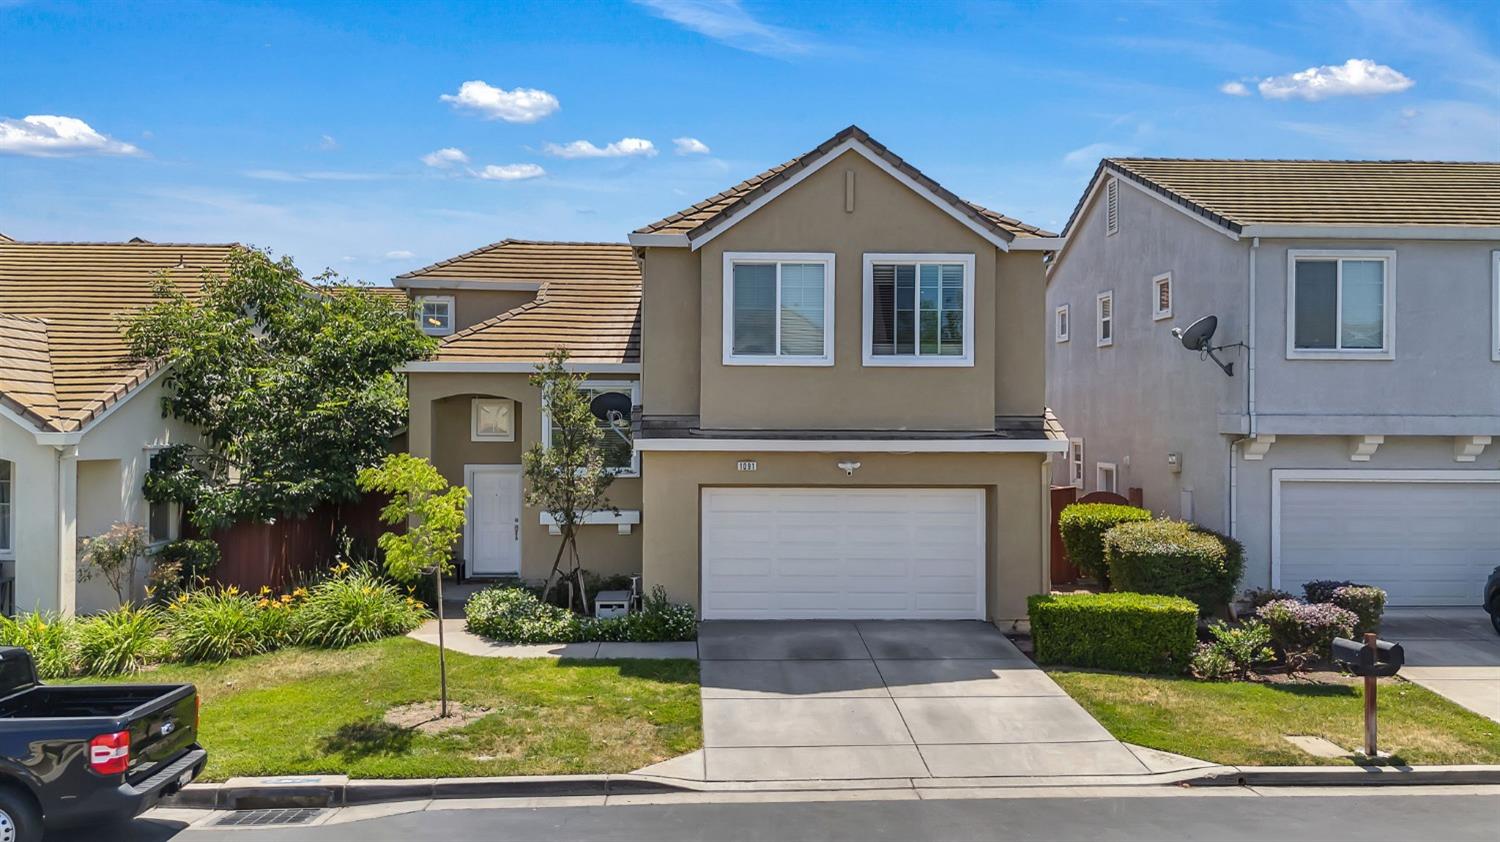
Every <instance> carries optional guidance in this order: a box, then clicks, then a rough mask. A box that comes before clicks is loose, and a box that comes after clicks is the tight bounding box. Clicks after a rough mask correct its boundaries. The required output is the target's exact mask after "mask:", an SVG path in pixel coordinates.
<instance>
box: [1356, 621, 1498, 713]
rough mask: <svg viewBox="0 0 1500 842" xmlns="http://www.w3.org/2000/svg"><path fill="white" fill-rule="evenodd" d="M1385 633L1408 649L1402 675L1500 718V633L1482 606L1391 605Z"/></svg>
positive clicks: (1382, 625)
mask: <svg viewBox="0 0 1500 842" xmlns="http://www.w3.org/2000/svg"><path fill="white" fill-rule="evenodd" d="M1380 636H1381V638H1383V639H1386V640H1390V641H1393V642H1396V643H1400V644H1401V647H1402V648H1403V649H1405V650H1406V666H1405V667H1403V668H1402V670H1401V677H1402V678H1405V679H1407V680H1408V681H1411V682H1413V683H1416V684H1420V685H1422V686H1423V687H1426V688H1427V689H1428V690H1431V691H1432V692H1434V693H1437V694H1438V695H1440V696H1444V697H1446V698H1447V699H1449V700H1450V701H1453V702H1456V703H1457V704H1460V705H1463V706H1464V707H1466V708H1468V709H1469V710H1472V711H1474V712H1475V713H1477V714H1479V715H1481V716H1487V717H1489V718H1490V719H1493V720H1495V721H1496V722H1500V635H1497V634H1495V628H1494V626H1492V625H1491V624H1490V618H1489V615H1488V614H1485V613H1484V610H1483V609H1480V608H1387V609H1386V611H1385V616H1384V617H1383V618H1382V619H1381V622H1380Z"/></svg>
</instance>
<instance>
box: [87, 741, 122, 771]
mask: <svg viewBox="0 0 1500 842" xmlns="http://www.w3.org/2000/svg"><path fill="white" fill-rule="evenodd" d="M129 766H130V732H129V731H116V732H115V733H113V734H100V735H99V736H97V737H95V738H93V739H92V740H89V768H90V769H92V770H93V771H94V772H95V773H97V774H100V775H119V774H123V773H124V772H125V770H126V769H127V768H129Z"/></svg>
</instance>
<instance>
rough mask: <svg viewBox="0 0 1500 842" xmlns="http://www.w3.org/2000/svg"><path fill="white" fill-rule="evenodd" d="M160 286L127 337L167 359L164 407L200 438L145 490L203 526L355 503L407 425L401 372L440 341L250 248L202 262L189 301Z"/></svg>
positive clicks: (142, 350) (363, 296)
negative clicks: (215, 268)
mask: <svg viewBox="0 0 1500 842" xmlns="http://www.w3.org/2000/svg"><path fill="white" fill-rule="evenodd" d="M155 294H156V300H155V302H154V303H153V304H152V305H151V306H149V307H147V308H145V309H144V310H141V311H138V312H137V313H135V314H134V315H132V316H129V317H127V318H126V321H125V335H126V338H127V339H128V341H129V343H130V348H131V351H132V353H133V354H134V356H135V357H137V358H138V359H142V360H159V361H161V362H163V363H165V364H166V365H168V366H169V368H168V369H167V374H166V375H165V377H166V385H167V387H168V388H167V396H166V397H165V398H164V399H163V409H164V410H165V412H166V413H167V414H168V415H170V416H172V417H175V418H178V419H181V420H182V421H185V422H187V423H188V424H191V425H193V426H194V427H196V428H198V429H199V430H201V431H202V433H203V444H202V445H201V446H198V445H187V444H180V445H174V446H173V447H170V448H167V449H166V450H164V451H162V452H160V453H158V454H157V456H156V458H155V459H154V460H153V465H152V469H151V471H150V473H149V474H148V476H147V478H146V483H145V491H146V496H147V497H148V498H150V499H152V500H154V501H166V500H175V501H178V502H181V503H184V504H187V505H188V506H189V507H190V511H191V515H190V517H191V519H192V521H193V522H194V523H195V524H196V525H197V526H199V527H200V528H202V529H205V530H208V529H217V528H222V527H224V526H228V525H229V524H232V523H235V522H237V521H241V520H257V521H266V520H271V519H274V518H277V517H282V516H297V515H304V514H307V513H308V512H311V511H312V510H313V509H315V508H316V507H317V506H319V505H320V504H323V503H327V502H348V501H352V500H355V499H357V497H358V489H357V486H356V483H355V476H356V474H357V473H358V471H359V470H360V469H361V468H364V467H368V466H370V465H373V464H375V463H376V462H378V461H379V460H380V459H381V457H383V456H384V455H385V454H386V453H387V452H388V449H389V440H390V438H391V436H393V435H394V434H395V433H397V432H398V431H400V430H401V429H402V428H403V427H405V426H406V390H405V387H404V383H403V381H402V379H401V376H400V375H399V374H397V373H396V369H397V368H399V367H400V366H401V365H402V364H404V363H406V362H407V361H409V360H413V359H417V358H420V357H423V356H426V355H427V354H429V353H431V351H432V350H433V348H434V347H435V343H434V340H433V339H432V338H431V337H429V336H427V335H425V334H424V333H422V331H421V330H420V329H419V328H418V327H417V325H416V322H415V319H414V317H413V314H412V311H411V308H410V306H409V305H407V304H405V303H403V302H400V301H398V300H396V299H393V298H392V297H389V296H382V295H377V294H375V293H373V292H371V291H370V290H369V289H368V288H366V287H360V286H351V285H347V284H342V283H338V282H337V279H336V278H335V277H334V276H333V275H332V274H331V273H325V274H324V275H320V276H318V277H317V278H315V279H314V282H313V283H309V282H307V281H305V280H303V278H302V275H301V273H300V272H299V271H298V270H297V267H296V266H295V265H293V263H292V261H291V259H290V258H288V257H282V258H280V259H279V260H273V259H272V258H271V256H270V255H269V254H267V253H266V252H263V251H258V250H254V249H236V250H235V251H233V252H232V253H231V254H230V256H229V259H228V266H227V271H225V272H224V273H222V274H215V273H212V272H210V271H207V270H205V272H204V276H203V286H202V289H201V292H200V294H199V296H198V297H197V298H196V300H195V299H192V298H189V297H188V296H186V295H184V294H183V292H182V291H181V290H179V289H178V288H177V287H176V285H175V284H174V283H173V282H172V280H171V278H170V276H169V275H167V274H165V273H164V275H163V277H162V278H161V279H159V280H158V282H157V285H156V289H155Z"/></svg>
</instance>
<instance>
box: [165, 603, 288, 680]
mask: <svg viewBox="0 0 1500 842" xmlns="http://www.w3.org/2000/svg"><path fill="white" fill-rule="evenodd" d="M167 627H168V628H169V629H170V631H169V633H168V634H169V637H170V639H171V641H172V650H173V654H174V655H175V656H176V657H177V658H179V659H181V660H183V661H187V662H189V663H191V662H196V661H209V662H213V663H219V662H222V661H227V660H229V659H230V658H240V657H244V656H246V655H256V654H259V653H261V652H268V651H270V650H272V649H275V648H276V646H275V645H274V644H272V643H271V641H269V640H267V638H266V634H265V627H264V625H263V622H262V619H261V609H260V608H259V607H258V606H257V605H256V600H255V598H254V597H252V596H250V595H249V594H244V593H241V592H240V589H239V588H236V587H234V586H233V585H231V586H229V587H227V588H224V589H222V590H207V589H205V590H200V591H192V592H189V593H183V594H180V595H178V597H177V598H176V599H175V600H173V601H172V602H170V603H168V605H167Z"/></svg>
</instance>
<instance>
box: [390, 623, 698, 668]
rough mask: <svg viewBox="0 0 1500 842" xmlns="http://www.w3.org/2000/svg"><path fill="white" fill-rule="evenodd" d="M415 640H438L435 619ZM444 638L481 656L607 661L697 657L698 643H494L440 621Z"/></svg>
mask: <svg viewBox="0 0 1500 842" xmlns="http://www.w3.org/2000/svg"><path fill="white" fill-rule="evenodd" d="M407 637H410V638H412V639H414V640H420V641H422V642H423V643H430V644H432V645H433V646H436V645H437V642H438V621H437V620H428V621H427V622H425V623H423V624H422V626H421V627H420V628H418V629H417V630H416V631H413V632H411V633H410V634H408V635H407ZM443 637H444V642H445V643H446V644H447V646H448V649H449V650H451V651H453V652H462V653H464V654H465V655H477V656H479V657H481V658H577V659H583V660H606V659H611V658H616V659H621V660H628V659H642V658H645V659H649V658H687V659H690V660H691V659H696V658H697V657H698V644H696V643H693V642H692V641H688V642H685V643H538V644H533V645H525V644H510V643H496V642H494V641H493V640H487V639H485V638H483V637H480V636H479V635H477V634H470V633H469V632H468V630H466V629H465V628H464V621H463V620H445V621H443Z"/></svg>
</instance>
